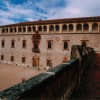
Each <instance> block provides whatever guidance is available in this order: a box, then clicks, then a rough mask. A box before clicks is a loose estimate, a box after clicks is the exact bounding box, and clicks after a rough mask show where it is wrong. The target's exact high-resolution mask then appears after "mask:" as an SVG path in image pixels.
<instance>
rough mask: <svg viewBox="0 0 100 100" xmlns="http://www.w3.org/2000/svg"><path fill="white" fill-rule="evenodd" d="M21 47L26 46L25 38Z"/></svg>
mask: <svg viewBox="0 0 100 100" xmlns="http://www.w3.org/2000/svg"><path fill="white" fill-rule="evenodd" d="M22 47H23V48H26V40H23V43H22Z"/></svg>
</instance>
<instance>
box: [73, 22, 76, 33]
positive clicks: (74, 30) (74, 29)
mask: <svg viewBox="0 0 100 100" xmlns="http://www.w3.org/2000/svg"><path fill="white" fill-rule="evenodd" d="M73 32H76V23H74V24H73Z"/></svg>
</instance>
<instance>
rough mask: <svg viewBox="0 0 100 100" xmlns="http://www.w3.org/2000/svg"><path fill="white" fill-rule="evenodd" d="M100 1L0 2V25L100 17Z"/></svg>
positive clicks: (16, 0) (11, 0)
mask: <svg viewBox="0 0 100 100" xmlns="http://www.w3.org/2000/svg"><path fill="white" fill-rule="evenodd" d="M99 10H100V0H0V25H5V24H12V23H18V22H25V21H33V20H40V19H41V20H44V19H58V18H70V17H84V16H85V17H88V16H99V15H100V11H99Z"/></svg>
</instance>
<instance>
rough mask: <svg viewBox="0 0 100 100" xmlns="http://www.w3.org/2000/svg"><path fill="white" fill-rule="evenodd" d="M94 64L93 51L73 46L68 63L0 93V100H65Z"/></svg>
mask: <svg viewBox="0 0 100 100" xmlns="http://www.w3.org/2000/svg"><path fill="white" fill-rule="evenodd" d="M91 62H92V63H91ZM94 64H95V52H94V51H93V49H91V48H86V47H84V46H83V47H82V46H73V47H72V51H71V60H70V61H68V62H67V63H63V64H61V65H58V66H56V67H55V68H52V69H50V70H48V71H47V72H45V73H42V74H40V75H38V76H36V77H33V78H31V79H30V80H28V81H25V82H23V83H20V84H18V85H16V86H13V87H11V88H9V89H7V90H5V91H2V92H0V98H1V99H2V100H4V99H7V100H33V99H35V100H67V99H68V98H69V97H70V95H71V94H72V91H73V90H74V89H75V88H77V87H78V86H79V84H80V81H81V80H82V79H81V77H82V75H83V73H84V71H85V70H87V68H89V67H92V66H94Z"/></svg>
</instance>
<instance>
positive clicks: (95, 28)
mask: <svg viewBox="0 0 100 100" xmlns="http://www.w3.org/2000/svg"><path fill="white" fill-rule="evenodd" d="M92 31H98V24H97V23H94V24H92Z"/></svg>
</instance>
